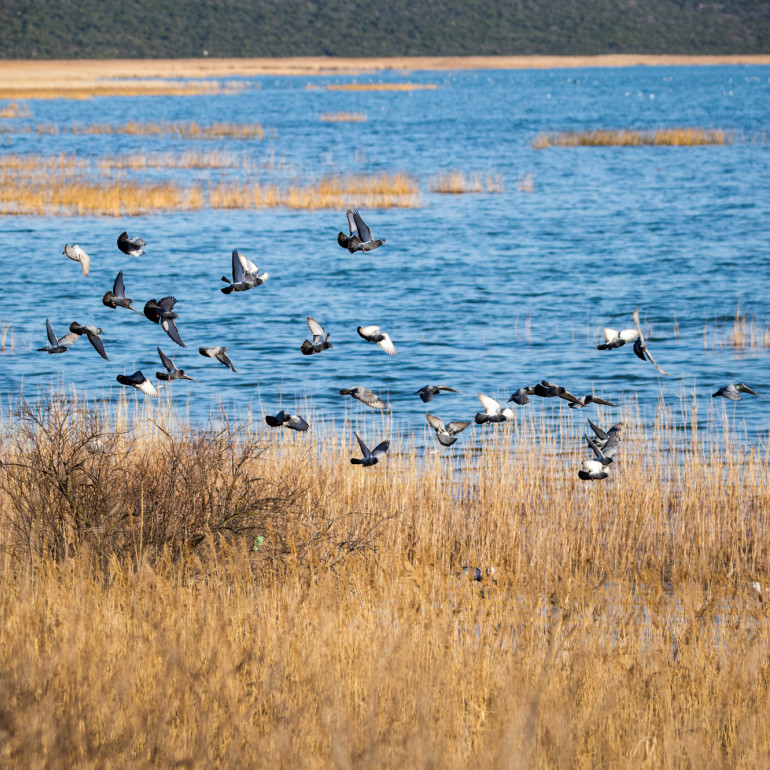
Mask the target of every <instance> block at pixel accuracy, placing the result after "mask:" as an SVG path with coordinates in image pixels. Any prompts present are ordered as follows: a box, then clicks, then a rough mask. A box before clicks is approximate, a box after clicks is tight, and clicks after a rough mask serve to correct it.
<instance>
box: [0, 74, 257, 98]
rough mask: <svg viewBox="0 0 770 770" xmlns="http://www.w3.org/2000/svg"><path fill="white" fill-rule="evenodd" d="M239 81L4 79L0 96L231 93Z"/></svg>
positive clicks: (238, 84)
mask: <svg viewBox="0 0 770 770" xmlns="http://www.w3.org/2000/svg"><path fill="white" fill-rule="evenodd" d="M242 88H243V85H242V84H241V83H238V82H227V83H220V82H217V81H209V80H162V79H150V80H143V79H139V78H137V79H131V80H114V81H98V80H97V81H94V82H88V83H83V82H77V81H73V82H58V83H56V84H55V85H49V84H46V85H42V84H39V83H21V84H18V85H17V84H9V83H5V84H3V85H2V86H0V99H92V98H94V97H97V96H200V95H203V94H232V93H237V92H238V91H240V90H242Z"/></svg>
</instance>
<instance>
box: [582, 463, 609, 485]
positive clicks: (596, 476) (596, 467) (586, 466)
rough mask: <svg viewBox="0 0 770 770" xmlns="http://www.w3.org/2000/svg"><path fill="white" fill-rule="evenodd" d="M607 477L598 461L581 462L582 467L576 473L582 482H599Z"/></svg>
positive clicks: (605, 471) (605, 470) (607, 474)
mask: <svg viewBox="0 0 770 770" xmlns="http://www.w3.org/2000/svg"><path fill="white" fill-rule="evenodd" d="M609 475H610V474H609V473H608V472H607V469H606V468H605V467H604V465H602V463H601V462H600V461H599V460H583V462H582V467H581V469H580V470H579V471H578V477H579V478H581V479H583V481H599V480H601V479H606V478H607V477H608V476H609Z"/></svg>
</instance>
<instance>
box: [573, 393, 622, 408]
mask: <svg viewBox="0 0 770 770" xmlns="http://www.w3.org/2000/svg"><path fill="white" fill-rule="evenodd" d="M591 404H603V405H604V406H617V404H613V403H612V401H607V400H606V399H603V398H599V397H598V396H593V395H591V394H589V395H587V396H578V398H577V400H576V401H572V402H570V404H569V408H570V409H582V408H583V407H585V406H590V405H591Z"/></svg>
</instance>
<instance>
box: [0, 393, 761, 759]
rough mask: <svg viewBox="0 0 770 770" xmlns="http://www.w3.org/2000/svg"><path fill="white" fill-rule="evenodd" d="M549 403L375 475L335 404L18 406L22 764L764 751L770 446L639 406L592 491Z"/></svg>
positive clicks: (8, 680) (13, 710)
mask: <svg viewBox="0 0 770 770" xmlns="http://www.w3.org/2000/svg"><path fill="white" fill-rule="evenodd" d="M695 406H696V408H697V405H695ZM692 407H693V405H692V404H689V405H686V406H685V413H684V414H683V416H684V417H685V418H688V419H692V423H691V425H692V426H694V425H695V424H696V423H695V420H694V414H693V413H692V411H691V410H692ZM539 415H542V412H540V413H538V412H535V411H534V410H532V409H530V410H528V411H524V410H522V411H520V412H517V421H516V422H515V423H514V424H512V425H509V426H507V427H502V428H494V427H490V426H487V428H488V429H487V430H481V429H478V430H476V431H475V435H471V434H470V431H468V432H467V433H468V435H467V436H466V435H465V434H463V437H462V439H461V441H464V446H465V447H466V449H467V452H468V453H467V454H462V453H457V454H454V455H453V454H452V453H451V452H446V451H441V452H439V451H433V447H434V446H436V447H437V445H435V444H434V443H431V444H430V445H429V446H430V447H431V448H430V449H429V450H427V451H425V452H416V451H414V450H411V449H409V448H407V447H403V446H399V445H398V444H397V445H396V446H395V447H394V448H393V449H392V450H391V452H390V453H389V454H388V455H387V456H386V457H385V458H384V459H383V460H382V461H381V463H380V464H379V465H377V466H376V467H374V468H371V469H363V468H360V467H355V466H351V465H350V463H349V457H350V456H351V453H352V450H351V448H352V444H353V439H352V436H351V435H350V429H351V428H350V426H344V427H343V430H342V434H341V435H340V434H339V433H338V432H337V431H335V430H333V429H331V428H327V429H324V427H323V426H321V425H319V424H318V423H317V421H311V422H312V423H313V425H314V429H313V431H314V432H313V433H311V434H310V435H305V436H298V435H294V434H291V433H290V432H289V431H286V432H283V433H282V432H281V431H272V432H267V431H266V430H265V431H263V430H262V428H261V426H260V425H252V424H248V423H246V424H244V425H243V426H241V427H239V428H234V427H233V426H232V425H227V424H225V423H222V424H220V426H219V427H218V428H211V429H201V428H194V427H192V426H190V425H187V424H186V423H184V422H183V421H179V420H177V419H175V418H173V416H171V415H170V413H169V412H168V411H167V407H164V406H163V405H160V406H158V407H155V406H142V407H138V408H136V409H134V410H132V409H131V408H130V407H126V405H125V404H124V405H123V406H122V407H121V408H118V409H115V410H112V411H111V410H110V409H109V408H108V407H104V408H103V409H100V408H89V407H88V406H87V405H84V404H78V403H73V402H67V401H66V400H61V401H57V400H56V399H52V400H51V402H50V403H49V404H48V405H44V407H43V408H42V409H38V408H36V407H33V406H29V405H28V406H27V407H26V409H25V408H22V409H21V413H20V414H19V415H17V416H15V417H11V416H8V415H4V417H3V421H4V424H3V426H2V433H1V434H0V436H1V441H0V459H1V460H2V463H3V465H2V470H3V473H2V476H0V504H1V507H0V511H1V512H2V521H1V522H0V545H2V546H3V554H4V556H3V559H2V563H1V564H0V570H2V575H1V578H2V580H1V581H0V616H1V617H2V619H3V637H2V644H0V678H1V679H2V681H1V682H0V685H1V686H2V691H3V693H4V698H3V702H2V704H0V758H2V759H1V761H2V764H3V766H4V767H8V768H17V767H18V768H27V767H47V768H59V767H61V768H64V767H72V766H88V767H90V766H113V767H116V766H134V767H136V766H148V765H153V766H172V765H179V764H182V765H185V766H187V767H201V768H204V767H211V766H225V767H254V766H267V765H270V766H278V767H329V766H340V767H446V768H463V769H464V768H467V767H469V766H471V767H484V766H489V767H497V766H507V765H510V764H511V763H513V764H515V765H517V766H522V767H650V768H669V767H707V766H708V767H714V766H719V767H747V768H751V767H757V768H759V767H764V766H766V765H767V763H768V760H769V759H770V727H769V726H768V723H767V719H766V718H765V714H766V711H767V705H768V700H769V699H770V667H769V666H768V662H767V660H768V650H769V649H770V615H768V604H767V601H766V600H764V601H763V600H762V598H761V597H760V594H759V593H757V591H756V590H755V589H753V588H752V587H751V583H752V582H753V581H754V580H758V581H759V582H760V588H762V589H764V588H765V587H766V586H767V585H768V580H770V571H769V570H768V556H769V555H770V553H769V552H768V549H769V548H770V532H769V531H768V513H767V512H768V510H770V485H768V481H769V480H770V479H769V476H770V463H769V462H768V457H767V454H766V453H765V452H764V451H758V450H752V449H749V448H743V444H742V443H741V442H740V441H739V440H737V436H735V435H732V434H731V433H730V431H729V427H728V429H727V431H726V432H725V434H724V435H719V436H714V437H712V438H707V437H704V436H702V435H700V434H699V433H698V431H697V430H696V429H694V428H693V427H689V425H690V423H688V422H687V421H685V423H684V424H685V426H687V427H685V428H684V429H675V428H674V427H673V422H674V420H673V416H672V414H671V413H670V412H668V411H667V409H666V407H665V405H661V408H660V410H659V412H658V415H657V418H656V421H655V424H654V425H653V426H651V427H649V428H644V429H643V428H640V427H639V426H638V424H637V417H636V415H635V413H634V411H633V410H630V411H629V410H627V411H626V414H624V415H623V416H624V418H625V419H626V420H627V421H628V423H629V427H628V430H627V434H628V435H627V436H625V437H624V439H623V445H622V450H621V456H620V458H619V460H618V462H617V465H618V467H617V468H615V467H613V469H612V475H611V478H610V479H608V480H607V481H606V482H602V483H596V484H592V483H584V482H580V481H578V480H577V478H576V474H575V469H576V467H577V464H578V461H579V457H580V456H585V455H586V451H585V449H584V448H583V447H582V446H581V448H580V449H579V450H577V447H578V446H579V445H581V444H582V439H580V436H579V434H580V431H582V425H583V423H584V419H583V416H582V415H579V416H578V417H575V416H574V415H573V414H572V413H570V414H569V415H568V418H566V419H565V420H563V421H557V422H556V423H555V424H553V425H552V426H551V427H550V428H549V427H548V425H549V423H547V422H545V421H544V420H542V419H541V417H540V416H539ZM592 417H594V415H592ZM572 420H576V422H577V425H573V424H572ZM600 421H603V422H606V420H600ZM387 428H388V423H387V420H386V421H384V423H383V424H382V425H378V426H377V427H374V428H371V429H370V430H369V431H365V433H366V436H365V437H366V438H369V439H371V438H375V437H379V436H381V435H382V433H383V431H384V430H385V429H387ZM370 433H371V434H372V435H369V434H370ZM430 438H431V441H432V442H433V440H434V439H433V438H432V437H430ZM466 438H467V440H465V439H466ZM129 450H130V451H129ZM576 450H577V451H576ZM466 563H469V564H471V565H479V566H481V567H485V566H486V565H494V566H495V569H496V572H495V580H490V579H485V580H484V581H483V582H482V583H477V582H474V581H471V580H468V579H467V578H466V577H465V576H464V575H463V573H462V571H461V570H460V569H459V568H460V566H461V565H462V564H466Z"/></svg>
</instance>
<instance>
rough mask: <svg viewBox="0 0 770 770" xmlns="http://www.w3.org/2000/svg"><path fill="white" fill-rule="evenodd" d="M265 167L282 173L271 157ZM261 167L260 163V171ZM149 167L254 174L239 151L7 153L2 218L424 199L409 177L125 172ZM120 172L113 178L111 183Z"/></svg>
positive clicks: (1, 164) (2, 161)
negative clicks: (274, 178)
mask: <svg viewBox="0 0 770 770" xmlns="http://www.w3.org/2000/svg"><path fill="white" fill-rule="evenodd" d="M264 166H265V167H266V168H268V169H274V168H279V169H280V168H282V167H281V166H280V164H278V165H276V164H275V163H274V162H273V161H272V160H270V159H267V160H266V161H265V164H264ZM261 167H262V166H260V168H261ZM149 168H167V169H216V168H223V169H224V168H226V169H232V168H238V169H241V170H244V171H247V172H251V173H252V174H253V172H254V171H255V170H256V166H255V165H254V162H253V161H252V160H250V159H248V158H243V157H241V156H239V155H236V154H231V153H221V152H210V153H195V152H186V153H182V154H172V153H162V154H145V153H138V154H135V155H130V156H114V157H110V156H108V157H102V158H96V159H88V158H80V157H78V156H74V155H64V154H61V155H57V156H40V155H5V156H2V157H0V215H1V214H6V215H15V214H25V215H35V216H52V215H62V216H73V215H104V216H135V215H143V214H151V213H159V212H168V211H188V210H197V209H202V208H206V207H209V208H219V209H221V208H232V209H258V208H276V207H287V208H293V209H319V208H337V209H338V208H343V209H344V208H345V207H347V206H366V207H371V208H391V207H394V206H398V207H417V206H420V205H421V204H422V197H421V194H420V188H419V184H418V182H417V180H416V179H415V178H414V177H412V176H411V175H409V174H406V173H400V172H397V173H387V172H380V173H377V174H372V175H362V174H352V175H340V174H335V175H332V176H328V177H321V178H319V179H310V180H308V181H307V182H304V183H302V182H287V183H283V184H279V183H263V182H260V181H259V180H256V179H254V180H253V181H245V182H240V183H234V182H230V181H228V182H215V183H213V184H212V183H209V184H208V185H204V184H203V183H202V182H200V181H193V182H187V183H183V182H181V181H177V180H165V181H162V180H161V181H145V180H141V179H137V180H131V179H126V178H125V174H124V172H126V171H141V170H143V169H149ZM113 172H115V174H116V176H115V178H111V177H112V175H113Z"/></svg>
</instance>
